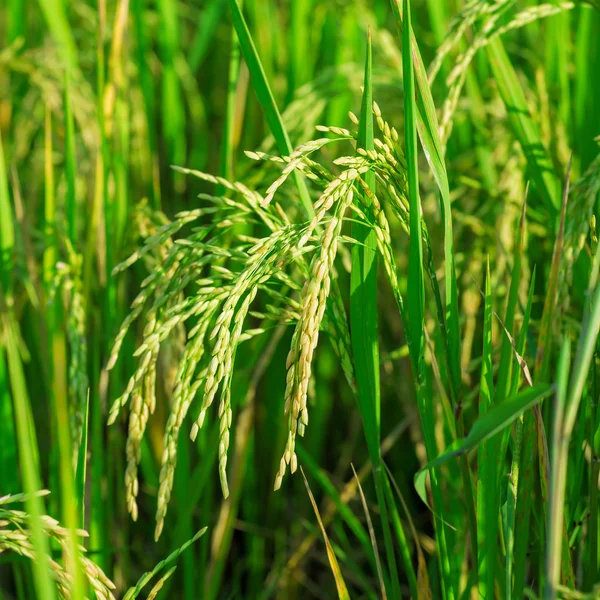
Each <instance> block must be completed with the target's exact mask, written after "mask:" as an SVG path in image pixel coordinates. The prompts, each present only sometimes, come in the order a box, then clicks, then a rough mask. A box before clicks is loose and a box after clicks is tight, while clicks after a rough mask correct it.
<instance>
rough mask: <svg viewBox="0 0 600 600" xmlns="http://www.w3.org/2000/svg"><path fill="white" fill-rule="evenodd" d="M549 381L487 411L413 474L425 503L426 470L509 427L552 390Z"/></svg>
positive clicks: (416, 487) (473, 447) (471, 448)
mask: <svg viewBox="0 0 600 600" xmlns="http://www.w3.org/2000/svg"><path fill="white" fill-rule="evenodd" d="M552 389H553V388H552V386H550V385H536V386H534V387H530V388H527V389H526V390H523V391H522V392H519V393H518V394H516V395H515V396H514V397H512V398H510V399H508V400H507V401H506V402H503V403H502V404H499V405H497V406H495V407H494V408H492V409H491V410H490V411H488V412H487V413H486V414H485V415H483V416H482V417H480V418H479V419H477V421H476V422H475V424H474V425H473V427H472V428H471V431H470V432H469V435H468V436H467V437H466V438H464V439H462V440H457V441H456V442H455V443H454V444H453V445H452V446H451V448H449V449H448V450H447V451H446V452H445V453H444V454H442V455H441V456H438V457H437V458H436V459H435V460H433V461H431V462H429V463H427V465H425V467H423V468H422V469H421V470H420V471H418V472H417V473H416V475H415V478H414V484H415V489H416V490H417V492H418V494H419V496H420V497H421V499H422V500H423V502H424V503H425V504H427V493H426V491H425V480H426V477H427V473H428V472H429V471H430V470H431V469H433V468H434V467H437V466H439V465H442V464H444V463H445V462H447V461H448V460H450V459H452V458H455V457H458V456H462V455H464V454H466V453H467V452H470V451H471V450H474V449H475V448H477V447H478V446H479V444H481V443H482V442H484V441H486V440H488V439H490V438H491V437H492V436H493V435H494V434H496V433H498V432H500V431H502V430H503V429H504V428H505V427H508V426H509V425H510V424H511V423H513V422H514V421H515V420H516V419H518V418H519V416H520V415H521V414H523V413H524V412H525V411H526V410H528V409H529V408H531V407H533V406H535V405H536V404H537V403H538V402H540V400H542V399H543V398H545V397H546V396H548V395H549V394H550V393H551V392H552Z"/></svg>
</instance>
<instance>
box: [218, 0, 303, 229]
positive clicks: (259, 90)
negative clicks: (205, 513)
mask: <svg viewBox="0 0 600 600" xmlns="http://www.w3.org/2000/svg"><path fill="white" fill-rule="evenodd" d="M228 2H229V8H230V10H231V17H232V19H233V26H234V27H235V31H236V33H237V35H238V38H239V40H240V46H241V48H242V54H243V55H244V60H245V61H246V64H247V65H248V70H249V71H250V76H251V77H252V85H253V86H254V91H255V92H256V97H257V98H258V101H259V103H260V105H261V107H262V109H263V112H264V115H265V119H266V120H267V124H268V126H269V129H270V130H271V133H272V134H273V137H274V138H275V143H276V144H277V147H278V148H279V151H280V152H281V153H282V154H284V155H286V156H289V155H290V154H291V153H292V151H293V148H292V144H291V142H290V138H289V136H288V134H287V131H286V129H285V126H284V124H283V119H282V118H281V114H280V112H279V109H278V108H277V104H276V103H275V98H274V97H273V92H271V88H270V86H269V82H268V81H267V76H266V74H265V71H264V69H263V66H262V64H261V62H260V58H259V56H258V52H257V50H256V46H255V45H254V41H253V40H252V36H251V35H250V30H249V29H248V25H247V24H246V20H245V19H244V15H243V14H242V9H241V8H240V5H239V2H238V0H228ZM293 177H294V181H295V182H296V187H297V188H298V193H299V194H300V200H301V201H302V204H303V205H304V208H305V210H306V212H307V214H308V215H309V217H312V215H313V214H314V211H313V207H312V202H311V199H310V195H309V193H308V188H307V186H306V182H305V181H304V179H303V178H302V176H301V175H300V174H299V173H298V172H297V171H294V175H293Z"/></svg>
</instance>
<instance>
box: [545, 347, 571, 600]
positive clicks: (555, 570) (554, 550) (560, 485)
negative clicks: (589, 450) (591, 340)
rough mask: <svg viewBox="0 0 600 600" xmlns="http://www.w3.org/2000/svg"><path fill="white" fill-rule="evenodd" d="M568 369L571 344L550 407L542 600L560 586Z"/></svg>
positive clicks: (562, 359) (564, 350)
mask: <svg viewBox="0 0 600 600" xmlns="http://www.w3.org/2000/svg"><path fill="white" fill-rule="evenodd" d="M570 365H571V344H570V342H569V340H568V339H566V340H565V341H564V342H563V346H562V349H561V352H560V358H559V362H558V369H557V370H558V376H557V382H556V394H555V403H554V427H553V431H552V448H553V453H552V456H551V461H552V471H551V474H550V497H549V502H548V545H547V547H546V588H545V592H544V598H545V600H556V597H557V586H558V584H559V583H560V563H561V550H562V534H563V521H564V501H565V487H566V477H567V460H568V452H569V438H568V437H565V435H564V416H565V408H566V403H567V388H568V382H569V367H570Z"/></svg>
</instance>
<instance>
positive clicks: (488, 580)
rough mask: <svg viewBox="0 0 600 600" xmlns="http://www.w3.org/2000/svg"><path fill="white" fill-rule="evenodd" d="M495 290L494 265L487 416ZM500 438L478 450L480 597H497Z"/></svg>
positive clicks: (485, 380) (486, 323)
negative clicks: (495, 588)
mask: <svg viewBox="0 0 600 600" xmlns="http://www.w3.org/2000/svg"><path fill="white" fill-rule="evenodd" d="M492 313H493V311H492V289H491V281H490V264H489V258H488V262H487V270H486V280H485V314H484V318H483V360H482V366H481V387H480V389H481V393H480V400H479V414H480V416H483V415H485V414H486V413H487V412H488V411H489V410H490V409H491V407H492V405H493V402H494V399H495V398H494V374H493V363H492V319H493V314H492ZM498 441H499V440H498V436H497V435H496V436H493V437H491V438H490V439H488V440H485V441H482V442H481V445H480V446H479V449H478V465H479V472H478V474H477V479H478V484H477V538H478V543H479V553H478V555H477V558H478V586H479V590H478V591H479V596H480V597H482V598H488V597H491V596H493V595H494V581H495V566H496V556H497V553H498V550H497V547H496V546H497V539H498V536H497V528H498V510H497V504H498V490H497V485H498V479H497V477H496V474H497V471H498V467H497V462H498V460H502V457H500V456H498V446H499V444H498Z"/></svg>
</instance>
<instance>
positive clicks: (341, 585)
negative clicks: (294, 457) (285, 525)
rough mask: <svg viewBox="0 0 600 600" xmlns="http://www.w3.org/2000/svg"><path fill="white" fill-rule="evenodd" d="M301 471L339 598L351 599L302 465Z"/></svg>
mask: <svg viewBox="0 0 600 600" xmlns="http://www.w3.org/2000/svg"><path fill="white" fill-rule="evenodd" d="M300 471H301V472H302V477H303V479H304V485H305V486H306V491H307V492H308V497H309V498H310V502H311V504H312V507H313V510H314V511H315V516H316V517H317V521H318V523H319V528H320V529H321V533H322V534H323V540H324V541H325V548H326V549H327V558H328V559H329V566H330V567H331V572H332V573H333V577H334V579H335V585H336V588H337V593H338V598H339V599H340V600H350V594H349V593H348V588H347V587H346V582H345V581H344V576H343V575H342V571H341V570H340V565H339V563H338V560H337V557H336V555H335V552H334V551H333V547H332V546H331V543H330V541H329V538H328V537H327V531H325V526H324V525H323V521H322V520H321V515H320V513H319V507H318V506H317V503H316V502H315V498H314V496H313V494H312V492H311V491H310V486H309V485H308V480H307V479H306V475H304V471H303V470H302V467H300Z"/></svg>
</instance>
